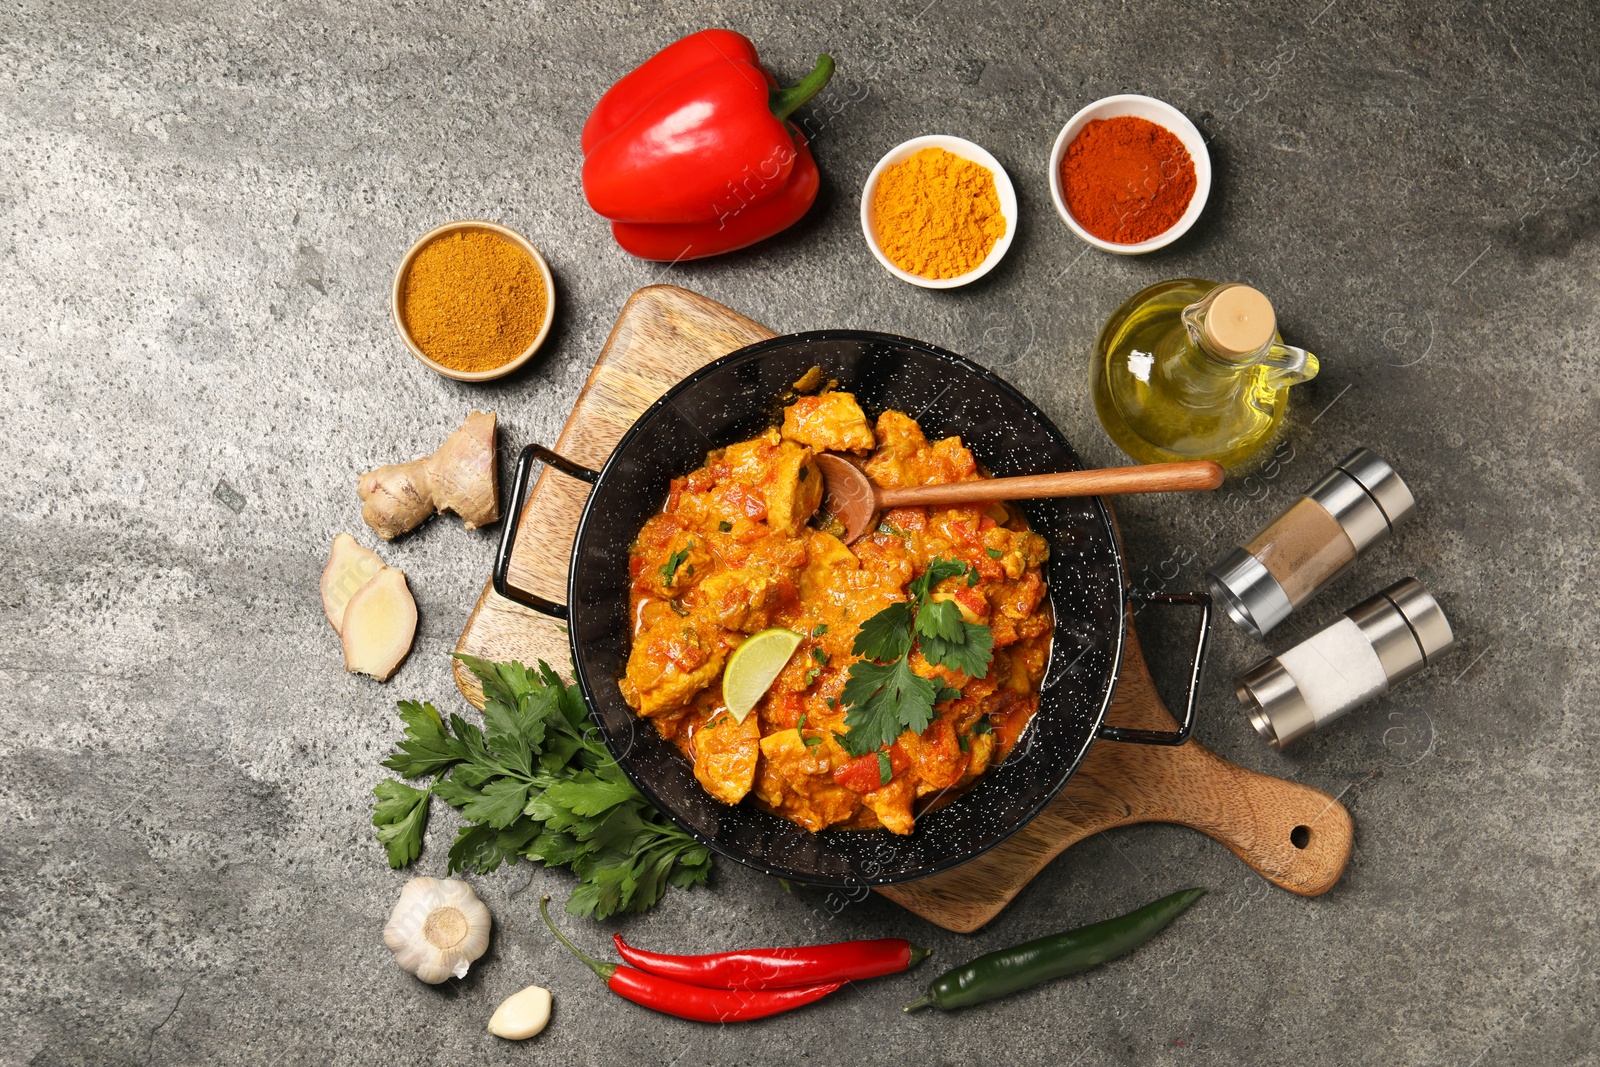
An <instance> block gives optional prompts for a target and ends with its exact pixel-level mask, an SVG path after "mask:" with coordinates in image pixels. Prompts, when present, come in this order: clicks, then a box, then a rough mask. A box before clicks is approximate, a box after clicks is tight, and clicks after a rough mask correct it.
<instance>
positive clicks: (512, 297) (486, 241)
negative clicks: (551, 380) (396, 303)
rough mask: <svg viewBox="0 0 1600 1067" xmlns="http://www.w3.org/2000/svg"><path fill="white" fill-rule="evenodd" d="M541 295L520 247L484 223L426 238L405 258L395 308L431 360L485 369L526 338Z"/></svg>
mask: <svg viewBox="0 0 1600 1067" xmlns="http://www.w3.org/2000/svg"><path fill="white" fill-rule="evenodd" d="M549 299H550V294H549V293H547V292H545V285H544V277H543V276H542V275H541V274H540V272H539V266H538V264H536V263H535V262H534V261H533V257H532V256H530V255H528V253H527V251H526V250H525V249H522V248H519V247H518V246H517V245H515V244H513V243H512V242H511V241H508V240H506V239H505V238H504V237H501V236H500V235H499V234H497V233H494V232H492V231H489V230H475V229H467V230H457V231H455V232H453V233H447V234H444V235H443V236H441V237H437V238H435V239H434V240H432V241H429V242H428V243H427V244H426V245H424V246H423V247H422V250H421V251H419V252H418V253H417V254H416V256H415V257H414V258H413V259H412V260H411V266H410V267H409V268H408V269H407V271H406V277H405V284H404V286H403V288H402V293H401V305H400V314H401V317H402V319H403V320H404V321H405V325H406V330H407V331H408V332H409V333H410V334H411V339H412V340H413V341H415V342H416V344H417V347H418V348H421V349H422V351H423V353H424V354H425V355H427V357H428V358H429V359H431V360H433V361H434V362H435V363H439V364H442V365H444V366H446V367H449V368H450V369H451V370H458V371H467V372H473V371H486V370H493V369H494V368H496V367H501V366H504V365H505V364H507V363H509V362H511V361H512V360H513V359H515V358H517V357H518V356H520V355H521V354H522V353H523V352H524V351H525V350H526V349H527V347H528V346H529V345H531V344H533V340H534V338H536V337H538V336H539V330H540V329H541V328H542V327H543V326H544V316H545V309H546V307H548V306H549Z"/></svg>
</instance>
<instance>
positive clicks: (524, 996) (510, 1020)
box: [489, 985, 550, 1041]
mask: <svg viewBox="0 0 1600 1067" xmlns="http://www.w3.org/2000/svg"><path fill="white" fill-rule="evenodd" d="M549 1022H550V990H548V989H545V988H544V987H543V986H536V985H531V986H529V987H528V988H527V989H524V990H523V991H522V992H520V993H513V994H511V995H510V996H509V997H507V998H506V999H505V1000H502V1001H501V1002H500V1006H499V1007H498V1008H496V1009H495V1010H494V1014H493V1015H491V1016H489V1032H490V1033H491V1034H493V1035H494V1036H495V1037H503V1038H505V1039H506V1040H508V1041H523V1040H526V1039H527V1038H530V1037H532V1036H533V1035H534V1034H537V1033H539V1032H540V1031H541V1030H543V1029H544V1028H545V1026H546V1025H547V1024H548V1023H549Z"/></svg>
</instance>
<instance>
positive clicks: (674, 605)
mask: <svg viewBox="0 0 1600 1067" xmlns="http://www.w3.org/2000/svg"><path fill="white" fill-rule="evenodd" d="M667 607H669V608H671V609H672V612H673V614H675V615H687V614H689V609H688V608H686V607H684V606H683V605H682V604H680V603H678V602H677V601H676V600H669V601H667Z"/></svg>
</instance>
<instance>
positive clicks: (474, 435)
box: [356, 411, 500, 541]
mask: <svg viewBox="0 0 1600 1067" xmlns="http://www.w3.org/2000/svg"><path fill="white" fill-rule="evenodd" d="M494 419H495V416H494V412H492V411H490V412H483V411H474V412H472V413H471V414H470V415H468V416H467V418H466V421H464V422H463V423H462V424H461V427H460V428H459V429H457V430H456V431H455V432H454V433H452V434H451V435H450V436H449V437H447V438H445V442H444V444H442V445H440V446H439V450H438V451H437V452H435V453H434V454H433V455H431V456H423V457H422V458H421V459H414V460H412V461H411V462H409V463H391V464H389V465H388V466H385V467H379V468H377V469H376V470H370V471H368V472H367V473H365V474H363V475H362V476H361V480H360V481H359V482H358V483H356V494H357V495H358V496H360V497H361V501H362V504H361V518H362V519H363V520H365V521H366V524H367V525H368V526H370V527H372V528H373V530H375V531H377V534H378V536H379V537H381V538H383V539H384V540H385V541H392V540H393V539H394V538H396V537H399V536H400V535H401V534H403V533H405V532H406V531H408V530H413V529H415V528H416V527H417V526H419V525H421V523H422V521H423V520H424V519H426V518H427V517H428V516H430V515H432V514H433V513H434V512H435V511H453V512H455V513H456V514H457V515H459V516H461V521H462V522H463V523H464V524H465V525H466V527H467V529H469V530H476V529H477V528H478V527H480V526H486V525H488V524H489V523H491V522H494V521H495V520H497V519H499V518H500V492H499V481H498V478H497V475H496V471H495V463H494Z"/></svg>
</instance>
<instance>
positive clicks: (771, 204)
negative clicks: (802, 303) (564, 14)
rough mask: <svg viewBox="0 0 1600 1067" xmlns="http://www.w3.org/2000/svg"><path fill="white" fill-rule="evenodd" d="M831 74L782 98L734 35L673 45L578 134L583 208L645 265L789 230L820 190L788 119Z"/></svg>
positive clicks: (829, 63) (609, 95)
mask: <svg viewBox="0 0 1600 1067" xmlns="http://www.w3.org/2000/svg"><path fill="white" fill-rule="evenodd" d="M832 75H833V60H832V59H831V58H829V57H828V56H819V57H818V59H817V66H816V68H815V69H814V70H812V72H811V73H810V74H808V75H807V76H806V77H805V78H804V79H802V80H801V81H800V82H799V84H797V85H795V86H794V87H793V88H790V89H780V88H778V87H777V82H776V79H774V78H773V77H772V75H771V73H770V72H768V71H767V70H766V68H765V67H763V66H761V63H760V61H759V59H758V58H757V56H756V51H755V46H754V45H753V44H751V43H750V41H749V39H748V38H745V37H743V36H742V35H740V34H737V33H734V32H732V31H731V30H705V31H703V32H701V33H697V34H693V35H691V36H689V37H686V38H684V39H683V40H681V41H678V42H676V43H675V44H672V45H669V46H668V47H666V48H664V49H662V51H660V52H658V53H657V54H656V55H654V56H652V57H651V58H650V59H648V60H646V61H645V62H644V63H643V64H641V65H640V66H639V67H638V68H637V69H635V70H634V71H632V72H631V73H629V74H628V75H626V76H625V77H623V78H622V80H620V81H619V82H617V84H616V85H614V86H612V87H611V89H610V90H608V91H607V92H606V94H605V95H604V96H603V97H601V99H600V102H599V103H598V104H596V105H595V109H594V111H593V112H592V113H591V114H590V116H589V120H588V122H586V123H585V125H584V131H583V137H582V145H583V152H584V162H583V189H584V196H585V197H586V198H587V199H588V201H589V206H590V207H592V208H594V210H595V211H597V212H599V213H600V214H601V215H603V216H605V217H606V218H608V219H610V220H611V221H612V223H613V227H612V233H613V235H614V236H615V237H616V239H617V241H618V243H619V244H621V245H622V246H623V248H625V249H627V250H628V251H630V252H632V253H634V254H635V255H639V256H641V257H644V258H650V259H661V260H674V261H676V260H684V259H698V258H700V257H702V256H708V255H716V254H717V253H719V252H728V251H732V250H733V249H735V248H742V247H744V246H745V245H748V244H753V243H754V242H756V241H759V240H761V239H762V238H764V237H769V236H771V235H772V234H774V233H777V232H778V231H779V230H782V229H785V228H787V227H788V226H790V225H792V224H793V223H795V222H796V221H798V220H799V218H800V217H801V216H802V215H804V214H805V212H806V210H807V209H808V208H809V207H810V206H811V204H812V202H813V201H814V200H815V199H816V195H817V188H818V186H819V184H820V182H819V179H818V176H817V172H816V162H815V161H814V160H813V159H812V158H811V153H810V150H809V149H808V148H807V146H806V143H805V138H804V137H803V136H801V135H800V132H799V131H798V130H797V129H795V128H794V127H793V126H792V125H790V124H789V123H788V122H787V121H786V120H787V118H788V116H789V115H790V114H791V113H793V112H794V110H795V109H796V108H798V107H800V105H802V104H803V103H805V102H806V101H807V100H809V99H810V98H811V97H812V96H814V95H816V93H818V92H819V91H821V89H822V87H823V86H824V85H826V84H827V82H828V79H829V78H830V77H832ZM655 227H662V229H661V230H660V231H659V232H657V231H656V230H655V229H654V228H655Z"/></svg>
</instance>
